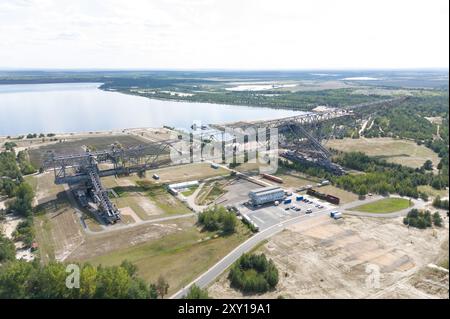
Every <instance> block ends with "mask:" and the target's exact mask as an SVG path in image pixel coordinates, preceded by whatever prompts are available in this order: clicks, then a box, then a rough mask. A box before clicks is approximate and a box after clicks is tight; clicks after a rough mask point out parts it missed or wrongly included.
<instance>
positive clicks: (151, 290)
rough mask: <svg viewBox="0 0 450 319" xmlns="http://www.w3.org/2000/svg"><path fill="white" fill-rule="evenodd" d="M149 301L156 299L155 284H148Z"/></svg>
mask: <svg viewBox="0 0 450 319" xmlns="http://www.w3.org/2000/svg"><path fill="white" fill-rule="evenodd" d="M149 294H150V299H158V290H157V289H156V285H155V284H150V291H149Z"/></svg>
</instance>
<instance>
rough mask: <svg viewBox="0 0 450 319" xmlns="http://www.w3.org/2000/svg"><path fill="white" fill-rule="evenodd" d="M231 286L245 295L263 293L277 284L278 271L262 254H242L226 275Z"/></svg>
mask: <svg viewBox="0 0 450 319" xmlns="http://www.w3.org/2000/svg"><path fill="white" fill-rule="evenodd" d="M228 279H229V280H230V283H231V286H232V287H234V288H236V289H239V290H241V291H242V292H246V293H264V292H266V291H268V290H270V289H273V288H275V286H276V285H277V284H278V279H279V278H278V269H277V268H276V266H275V264H274V263H273V261H272V260H267V258H266V256H265V255H264V254H261V255H255V254H244V255H242V256H241V257H240V258H239V259H238V261H237V262H236V263H235V264H234V265H233V266H232V268H231V270H230V273H229V275H228Z"/></svg>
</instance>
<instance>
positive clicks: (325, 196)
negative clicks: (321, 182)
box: [306, 189, 340, 205]
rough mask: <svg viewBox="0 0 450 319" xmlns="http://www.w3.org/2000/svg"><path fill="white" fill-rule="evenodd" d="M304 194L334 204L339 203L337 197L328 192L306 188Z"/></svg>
mask: <svg viewBox="0 0 450 319" xmlns="http://www.w3.org/2000/svg"><path fill="white" fill-rule="evenodd" d="M306 194H308V195H311V196H314V197H317V198H319V199H323V200H326V201H327V202H329V203H332V204H335V205H339V202H340V199H339V197H336V196H333V195H329V194H324V193H321V192H318V191H316V190H314V189H308V190H307V191H306Z"/></svg>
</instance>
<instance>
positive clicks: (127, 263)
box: [120, 259, 138, 277]
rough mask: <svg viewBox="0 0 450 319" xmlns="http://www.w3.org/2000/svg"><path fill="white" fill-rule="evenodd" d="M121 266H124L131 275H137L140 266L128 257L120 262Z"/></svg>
mask: <svg viewBox="0 0 450 319" xmlns="http://www.w3.org/2000/svg"><path fill="white" fill-rule="evenodd" d="M120 267H122V268H124V269H125V270H126V271H127V272H128V274H129V275H130V277H136V274H137V270H138V268H137V266H136V265H135V264H133V263H131V262H130V261H128V260H127V259H125V260H124V261H122V263H121V264H120Z"/></svg>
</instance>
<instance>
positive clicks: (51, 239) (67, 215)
mask: <svg viewBox="0 0 450 319" xmlns="http://www.w3.org/2000/svg"><path fill="white" fill-rule="evenodd" d="M33 228H34V231H35V238H36V241H37V242H38V244H39V250H38V253H39V257H40V258H41V260H42V261H43V262H49V261H52V260H55V259H56V260H64V258H65V257H66V256H67V255H69V254H70V252H71V251H72V250H73V249H75V247H77V245H79V244H80V243H81V242H82V241H83V237H84V235H83V232H82V229H81V225H80V223H79V220H78V218H77V215H76V214H75V211H74V209H73V208H72V207H71V206H70V204H69V202H68V200H67V197H66V196H65V194H64V193H62V194H61V195H60V196H59V197H58V199H56V200H52V201H49V202H47V203H45V204H41V205H39V206H38V207H36V212H35V216H34V221H33Z"/></svg>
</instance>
